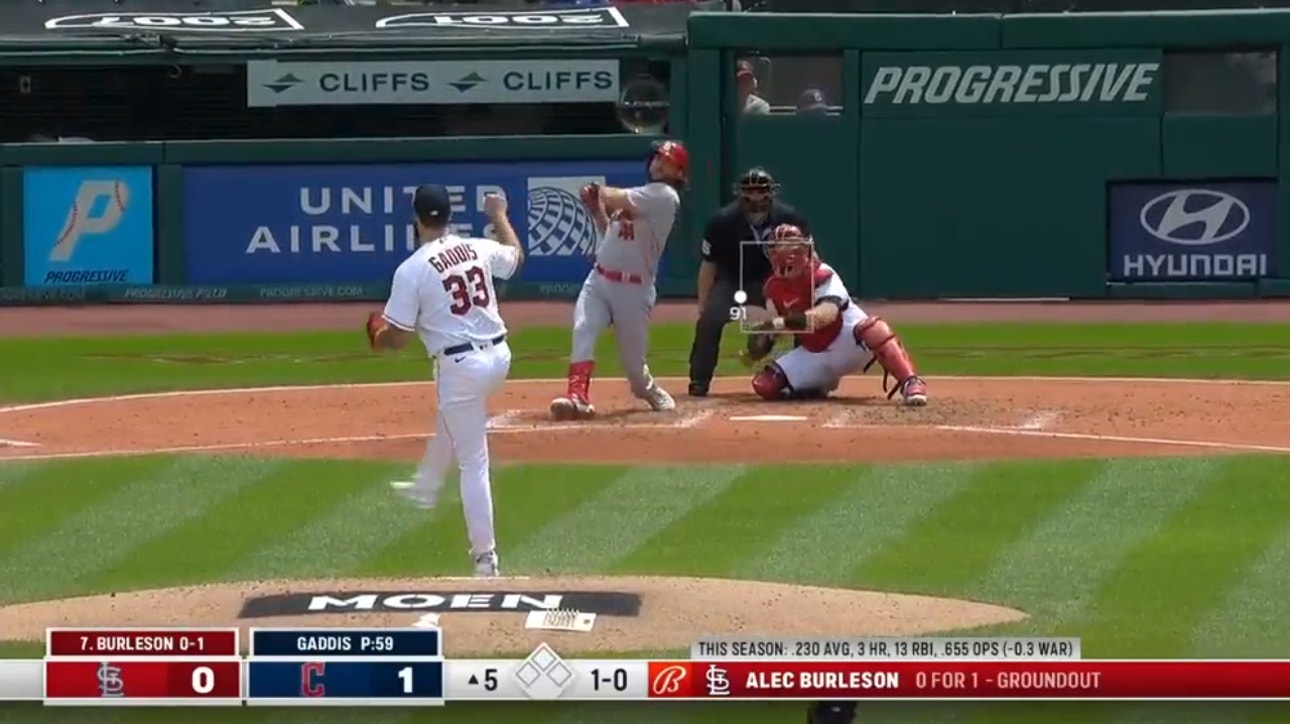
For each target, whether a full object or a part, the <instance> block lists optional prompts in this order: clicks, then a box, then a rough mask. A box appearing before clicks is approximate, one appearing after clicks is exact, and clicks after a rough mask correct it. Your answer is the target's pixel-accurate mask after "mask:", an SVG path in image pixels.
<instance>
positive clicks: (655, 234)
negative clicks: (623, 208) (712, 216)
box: [596, 181, 681, 279]
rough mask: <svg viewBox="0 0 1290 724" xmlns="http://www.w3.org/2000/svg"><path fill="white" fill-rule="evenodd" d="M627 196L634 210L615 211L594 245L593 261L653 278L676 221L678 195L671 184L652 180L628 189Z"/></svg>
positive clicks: (607, 266) (679, 203) (678, 205)
mask: <svg viewBox="0 0 1290 724" xmlns="http://www.w3.org/2000/svg"><path fill="white" fill-rule="evenodd" d="M627 198H628V199H630V200H631V202H632V206H633V207H635V209H636V213H634V214H630V215H624V214H615V215H614V217H613V218H611V219H610V220H609V227H608V228H607V229H605V235H604V236H603V237H601V239H600V243H599V244H598V245H597V246H596V263H598V264H600V265H601V266H603V267H604V268H606V269H612V270H614V271H620V272H623V273H625V274H639V275H640V276H643V277H647V278H650V279H653V278H654V277H655V275H657V274H658V261H659V259H660V258H662V256H663V249H664V248H665V247H666V246H667V237H668V236H670V235H671V233H672V225H673V224H674V223H675V222H676V212H677V210H678V209H679V208H680V207H681V196H680V195H679V194H678V193H677V192H676V189H674V188H672V187H671V186H670V185H668V184H665V183H663V182H662V181H651V182H650V183H647V184H645V185H644V186H637V187H635V188H631V189H628V190H627ZM624 217H627V218H624Z"/></svg>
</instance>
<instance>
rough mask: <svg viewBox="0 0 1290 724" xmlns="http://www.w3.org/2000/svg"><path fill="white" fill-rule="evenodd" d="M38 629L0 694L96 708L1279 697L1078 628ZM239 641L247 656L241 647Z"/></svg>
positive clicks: (1251, 682)
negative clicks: (889, 632) (967, 634)
mask: <svg viewBox="0 0 1290 724" xmlns="http://www.w3.org/2000/svg"><path fill="white" fill-rule="evenodd" d="M247 637H248V640H247V641H246V642H245V644H246V645H245V646H244V645H243V644H244V642H243V641H242V640H241V638H242V636H241V633H240V632H239V630H238V629H234V628H228V629H111V630H109V629H50V630H49V631H48V633H47V637H46V656H45V658H44V659H43V660H0V700H15V701H32V700H43V701H44V703H45V704H46V705H50V706H58V705H77V706H85V705H95V706H149V705H152V706H349V707H355V706H385V707H396V706H441V705H443V704H444V703H445V702H456V701H463V702H466V701H483V700H512V701H531V700H552V699H560V700H565V701H597V700H650V699H663V700H701V701H729V700H749V699H753V700H783V699H801V700H813V701H814V700H821V699H846V700H887V701H903V700H937V701H968V700H1001V701H1002V700H1008V701H1014V700H1031V701H1034V700H1050V701H1052V700H1063V701H1070V700H1098V701H1109V700H1134V701H1150V700H1244V701H1249V700H1278V699H1279V700H1286V699H1290V661H1285V660H1241V661H1217V660H1109V661H1108V660H1092V659H1082V658H1080V650H1081V649H1080V642H1079V640H1078V639H1062V638H1012V639H1007V638H888V639H868V638H856V639H851V640H827V641H825V640H797V639H778V640H737V639H715V638H710V639H704V640H701V641H698V642H696V643H695V644H694V646H693V647H692V648H691V651H690V658H689V659H684V660H674V661H657V660H655V661H647V660H639V659H571V658H564V657H561V656H560V655H559V653H558V652H556V651H555V650H554V649H553V648H552V647H550V646H548V645H547V644H540V645H538V646H537V647H536V648H534V649H533V651H532V652H531V653H529V655H528V656H527V657H525V658H524V659H445V658H444V656H443V632H442V630H440V629H437V628H406V629H314V628H301V629H254V628H253V629H250V630H249V633H248V635H247ZM244 651H246V652H247V653H248V654H249V655H247V656H244V655H243V652H244Z"/></svg>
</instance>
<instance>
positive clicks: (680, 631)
mask: <svg viewBox="0 0 1290 724" xmlns="http://www.w3.org/2000/svg"><path fill="white" fill-rule="evenodd" d="M370 307H371V305H329V306H327V307H324V306H322V305H291V306H286V305H284V306H279V307H182V308H181V307H111V308H105V307H95V308H85V309H70V310H69V309H61V310H60V309H40V310H21V313H20V314H15V313H13V310H0V333H6V334H26V333H62V334H108V333H121V332H132V333H139V332H170V331H176V330H180V329H182V330H190V331H210V330H226V331H232V330H247V331H250V330H265V329H305V328H313V329H330V328H335V327H341V328H352V329H354V330H355V336H356V339H357V338H358V335H359V331H358V329H359V328H360V326H359V325H358V324H355V323H354V321H355V320H361V318H362V316H363V312H364V311H365V310H366V309H368V308H370ZM868 308H869V311H871V313H881V314H883V315H885V316H887V317H888V318H889V319H891V320H892V321H893V322H895V323H897V324H899V323H900V322H902V321H915V320H916V321H939V322H950V321H956V320H959V321H967V320H990V319H1029V320H1066V321H1075V320H1078V319H1086V320H1087V319H1115V320H1118V321H1126V320H1133V319H1139V320H1154V321H1161V320H1169V319H1173V320H1178V319H1242V320H1247V319H1248V320H1264V321H1269V320H1290V305H1288V304H1277V303H1266V302H1265V303H1260V304H1226V305H1192V304H1184V305H1161V304H1150V305H1079V304H1042V305H1033V306H1025V305H1019V304H925V305H873V306H872V307H868ZM1206 310H1208V311H1206ZM694 311H695V310H694V308H693V305H691V304H684V305H669V306H664V307H662V308H660V313H659V315H658V316H659V318H662V319H668V320H673V321H674V320H678V319H692V318H693V314H694ZM568 313H569V305H568V304H566V303H561V304H558V305H557V304H544V305H516V304H512V305H507V307H506V308H505V309H504V314H506V316H507V318H508V320H510V321H511V322H512V325H513V326H514V327H522V326H528V325H533V324H552V323H557V324H558V323H561V322H563V321H564V319H565V318H566V317H567V315H568ZM177 320H178V321H177ZM523 354H524V353H523V350H522V349H520V350H516V355H517V357H518V358H521V359H522V358H523ZM666 382H667V385H666V386H668V387H670V388H671V389H672V390H673V391H674V392H676V393H680V392H682V391H683V388H684V382H683V381H678V380H668V381H666ZM929 383H930V385H931V393H932V401H931V405H930V406H929V407H927V408H922V409H905V408H902V407H899V406H897V405H895V404H894V403H892V402H890V401H889V400H887V399H885V396H883V394H882V392H881V389H880V386H879V384H880V383H879V377H878V376H877V375H871V376H869V377H860V378H849V379H847V380H846V381H845V384H844V385H843V386H842V388H841V389H840V390H839V391H838V393H837V395H836V396H835V397H834V398H833V399H831V400H828V401H826V402H822V403H821V402H816V403H766V402H761V401H759V400H757V399H755V398H754V397H752V396H751V394H749V390H748V383H747V380H745V379H722V380H719V381H718V383H717V384H716V385H715V387H714V394H713V395H712V396H711V397H709V398H705V399H700V400H694V399H689V398H684V397H679V406H678V408H679V409H678V410H677V411H675V412H672V413H653V412H650V411H648V409H647V407H646V406H645V405H644V403H642V402H640V401H638V400H635V399H633V398H632V397H631V395H630V394H629V392H628V390H627V387H626V384H625V383H624V382H622V381H620V380H598V381H596V382H595V383H594V384H593V397H594V399H595V402H596V404H597V407H598V408H599V410H600V412H601V414H600V416H599V417H598V419H596V420H594V421H590V422H583V423H555V422H552V421H550V420H548V419H547V416H546V414H545V410H546V407H547V403H548V401H549V400H550V399H551V398H552V397H553V396H555V395H557V394H559V393H561V392H562V391H563V387H564V385H563V381H553V380H514V381H511V382H509V383H508V384H507V386H506V389H505V390H504V391H503V392H502V393H501V394H499V395H497V396H496V397H495V398H494V399H493V400H492V403H491V404H492V407H491V410H490V412H491V414H492V417H491V419H490V421H489V425H490V428H491V430H492V435H491V437H490V440H491V443H490V444H491V446H492V451H493V458H494V461H495V462H497V463H499V464H508V463H521V462H537V461H541V462H556V463H570V462H623V463H632V462H642V463H661V462H670V463H671V462H675V463H682V462H716V463H721V462H725V463H735V462H740V463H743V462H788V461H793V460H801V461H832V462H868V461H889V460H910V461H914V460H933V459H999V458H1067V457H1120V456H1135V455H1179V454H1217V453H1234V452H1281V453H1290V418H1287V417H1286V416H1285V415H1284V410H1286V409H1288V408H1290V384H1279V383H1238V382H1221V381H1208V382H1206V381H1179V380H1116V379H1059V378H1047V379H1041V378H940V377H936V376H935V375H932V376H930V378H929ZM433 399H434V395H433V389H432V387H431V385H430V383H429V382H409V383H397V384H363V385H331V386H316V387H300V388H268V389H256V390H211V391H205V392H195V393H194V392H183V393H160V394H146V395H130V396H120V397H112V398H103V399H95V400H70V401H61V402H52V403H40V404H32V405H17V406H11V407H8V408H0V438H2V439H0V460H6V459H7V460H21V459H27V460H39V459H57V458H64V457H94V456H105V455H117V454H145V453H157V452H171V453H197V454H205V453H228V454H255V455H289V456H301V457H332V458H383V459H397V460H405V461H409V462H411V461H414V460H416V459H417V458H419V457H420V455H421V454H422V451H423V450H424V446H425V441H426V439H427V438H428V437H429V435H430V427H431V420H432V415H433V407H432V404H433ZM120 431H129V432H128V434H122V433H121V432H120ZM661 455H665V456H666V457H665V459H663V458H661V457H660V456H661ZM341 583H345V585H346V586H348V587H349V588H350V589H354V588H359V587H362V586H369V587H370V586H377V585H381V584H384V585H386V587H387V588H390V587H393V588H405V589H406V590H410V591H425V590H427V587H429V589H431V590H434V591H436V592H443V591H445V590H451V591H468V592H477V591H482V590H484V589H485V587H486V586H501V587H502V588H503V589H508V587H513V588H511V589H508V590H520V591H533V590H537V589H543V588H545V589H547V590H550V589H551V588H553V587H561V586H564V587H568V586H573V587H574V589H575V590H585V589H587V588H589V587H596V586H601V587H605V588H608V589H614V590H620V589H630V590H631V591H633V592H635V593H637V594H639V595H640V597H641V598H642V599H644V600H645V601H646V602H647V603H646V608H645V609H642V610H644V611H648V612H647V613H642V614H640V615H639V617H636V618H630V619H621V620H620V619H606V621H607V623H605V624H604V626H603V627H601V628H600V629H599V633H597V635H596V636H595V637H591V638H587V637H583V638H578V637H579V636H581V635H578V634H569V635H567V636H571V637H572V638H570V639H569V640H570V646H571V647H574V648H580V649H583V650H630V649H632V648H646V647H655V646H654V645H657V646H663V647H673V646H680V645H684V644H686V643H688V642H689V641H692V640H693V639H695V638H697V636H698V635H699V634H703V633H707V634H722V633H725V634H731V633H751V632H753V631H754V630H755V629H756V625H755V624H756V622H757V621H759V620H762V619H765V618H766V616H767V615H773V612H774V611H776V610H778V609H779V608H780V607H785V608H784V610H785V611H787V610H792V611H793V612H794V614H795V615H794V616H785V617H780V619H779V620H788V619H792V620H796V621H798V622H799V624H800V626H799V629H800V630H799V629H792V630H784V627H783V626H781V625H779V624H776V625H775V628H776V633H779V634H780V635H803V636H807V635H824V634H829V635H842V634H851V635H859V634H864V633H871V634H875V635H905V634H910V633H925V632H932V631H940V630H949V629H954V628H963V627H970V626H978V625H984V624H988V623H998V622H1003V621H1011V620H1017V619H1018V618H1021V617H1023V616H1024V614H1023V613H1021V612H1016V611H1011V610H1009V609H1002V608H999V607H991V606H981V605H977V604H970V603H967V602H954V601H945V600H943V599H924V598H918V597H907V596H900V595H898V594H887V593H865V592H858V591H832V590H827V589H812V588H809V587H799V586H787V585H780V584H768V583H759V582H740V581H727V582H711V581H708V582H704V581H698V580H697V579H662V578H660V579H642V578H614V579H576V580H574V581H569V580H564V581H559V580H556V579H540V580H538V579H535V580H530V581H525V582H523V583H517V582H515V580H514V579H512V580H511V581H510V582H508V581H505V580H503V581H501V582H495V583H487V584H479V583H469V584H460V586H464V588H460V587H453V586H458V584H451V585H449V584H445V583H444V582H443V579H419V580H416V581H399V582H391V581H385V582H377V581H367V582H359V581H352V582H336V581H332V582H327V583H326V584H324V583H322V582H291V583H284V582H277V583H274V582H254V583H243V584H229V585H222V586H213V587H202V588H199V589H171V590H166V591H148V592H136V593H130V594H120V595H116V594H114V595H113V596H109V597H98V598H91V599H69V600H66V601H53V602H42V603H33V604H24V605H21V606H11V607H7V608H0V619H3V620H5V621H7V622H9V623H8V624H6V625H4V626H0V639H4V638H28V637H30V636H31V635H32V634H33V633H35V632H39V631H40V630H41V629H43V627H44V626H46V625H53V624H57V623H75V624H76V625H79V626H84V625H93V624H95V623H102V624H103V625H125V624H127V623H128V624H137V625H160V624H166V623H184V622H186V623H190V624H203V625H231V624H233V623H234V622H235V621H236V622H237V623H238V624H239V625H245V624H246V622H245V621H241V620H237V619H238V613H237V609H238V607H239V606H240V605H241V604H242V603H243V602H244V601H245V600H246V599H247V598H248V597H253V596H255V595H261V594H264V593H266V592H269V593H274V592H279V593H280V592H292V593H299V592H300V591H302V590H305V589H309V588H310V587H315V588H316V587H320V586H324V585H326V586H330V588H325V589H322V590H338V589H337V588H336V586H339V585H340V584H341ZM446 586H447V588H445V587H446ZM488 590H497V589H496V588H489V589H488ZM649 601H653V602H654V603H653V604H652V605H653V608H650V607H649V606H650V604H649V603H648V602H649ZM700 604H702V605H700ZM803 607H805V608H803ZM808 609H809V610H808ZM817 609H818V610H817ZM804 611H805V612H806V613H803V612H804ZM714 612H719V613H714ZM810 612H815V613H810ZM807 613H810V615H807ZM797 614H800V615H797ZM817 614H818V615H817ZM409 615H410V614H398V615H393V614H382V615H381V616H377V617H375V618H373V617H371V616H367V617H358V618H355V617H354V616H352V615H348V614H344V615H342V614H337V615H335V616H325V617H322V618H318V617H307V618H309V621H308V623H311V624H340V625H348V624H357V625H363V624H367V625H372V624H377V625H411V623H409V622H406V621H404V620H403V619H404V618H407V617H408V616H409ZM324 619H325V620H324ZM333 619H334V620H333ZM829 622H833V623H829ZM252 623H254V624H255V625H265V624H266V623H273V624H277V625H282V624H291V625H295V624H300V623H305V621H303V620H302V619H301V618H300V617H293V616H278V617H274V618H273V619H272V620H271V621H264V620H258V621H253V622H252ZM835 624H836V625H837V626H839V627H840V628H837V629H836V630H835V628H832V627H831V626H834V625H835ZM598 625H599V624H598ZM444 626H445V628H446V629H447V630H448V631H449V632H450V635H449V636H448V637H447V638H448V639H449V640H451V641H454V642H455V645H456V646H457V647H459V648H456V652H457V653H467V652H470V653H475V652H479V653H500V652H509V651H513V650H518V649H519V648H521V647H524V646H531V645H532V644H533V643H535V642H536V641H537V640H547V641H553V642H559V641H561V639H558V638H553V637H552V636H551V635H549V634H547V633H539V634H534V633H533V632H530V631H527V630H526V629H524V628H523V627H522V626H521V625H520V624H519V622H518V621H516V620H515V617H514V614H510V615H496V616H495V615H482V616H481V615H479V614H477V613H470V614H465V613H452V614H448V618H446V619H445V622H444ZM761 633H768V632H761Z"/></svg>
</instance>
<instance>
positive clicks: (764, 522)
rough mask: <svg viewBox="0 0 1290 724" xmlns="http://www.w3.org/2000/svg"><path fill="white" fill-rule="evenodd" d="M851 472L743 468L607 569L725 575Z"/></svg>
mask: <svg viewBox="0 0 1290 724" xmlns="http://www.w3.org/2000/svg"><path fill="white" fill-rule="evenodd" d="M855 476H856V471H855V469H854V468H851V467H825V466H802V465H795V466H790V465H763V466H759V467H756V468H752V469H750V470H746V471H744V473H743V474H742V475H740V476H739V477H737V478H735V479H734V480H733V481H731V482H730V483H729V485H728V486H726V487H725V488H724V489H723V490H721V491H720V492H719V493H717V494H716V495H713V496H712V497H710V498H708V499H707V500H705V501H703V502H702V503H701V504H699V505H696V506H694V507H693V508H690V510H689V511H688V512H687V513H685V514H684V515H683V516H682V517H680V518H679V519H677V520H675V521H673V522H672V524H671V525H668V526H667V527H665V528H663V529H662V530H659V531H658V532H656V533H655V534H654V535H653V536H652V537H651V538H650V539H649V540H647V541H644V542H643V543H641V545H639V546H638V547H637V548H636V549H635V550H633V551H631V552H630V553H629V554H628V555H626V556H624V557H623V558H620V559H618V560H617V561H615V562H614V565H613V566H612V568H611V569H610V570H612V571H614V572H633V573H652V574H664V575H675V574H676V573H678V572H681V571H684V572H685V574H686V575H690V576H727V575H729V574H730V573H731V571H732V570H734V569H736V568H738V567H739V566H742V565H746V564H747V563H749V562H750V561H752V560H754V559H756V558H757V557H758V556H759V555H760V554H761V553H762V552H763V550H764V549H763V544H764V541H766V540H767V539H769V538H771V537H773V536H776V535H777V534H778V533H779V532H780V531H781V530H783V529H784V528H788V527H791V526H793V524H795V523H796V522H797V521H798V519H799V518H801V517H803V516H808V515H810V514H811V513H812V512H814V511H815V510H816V509H817V508H819V507H820V506H821V505H824V504H825V503H826V502H827V501H829V500H831V499H833V498H834V497H835V496H836V495H838V493H839V492H841V491H842V490H843V489H844V488H845V487H846V486H847V485H848V484H849V483H850V482H851V481H852V480H854V478H855ZM817 553H822V552H817Z"/></svg>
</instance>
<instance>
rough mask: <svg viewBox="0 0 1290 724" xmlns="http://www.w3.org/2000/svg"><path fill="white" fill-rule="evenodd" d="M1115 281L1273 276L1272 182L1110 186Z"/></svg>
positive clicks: (1274, 198) (1274, 186) (1274, 192)
mask: <svg viewBox="0 0 1290 724" xmlns="http://www.w3.org/2000/svg"><path fill="white" fill-rule="evenodd" d="M1108 210H1109V214H1110V223H1109V224H1108V225H1107V229H1108V233H1109V234H1110V253H1109V255H1108V257H1107V262H1108V264H1109V266H1110V269H1108V277H1109V278H1110V279H1111V280H1112V281H1138V282H1142V281H1162V282H1164V281H1168V282H1179V281H1220V280H1221V281H1232V280H1239V279H1249V280H1253V279H1259V278H1264V277H1274V276H1276V275H1277V257H1276V250H1277V184H1276V182H1275V181H1242V182H1233V181H1227V182H1213V183H1194V184H1184V183H1173V184H1168V183H1163V184H1162V183H1132V184H1118V185H1114V186H1112V187H1111V197H1110V202H1109V205H1108Z"/></svg>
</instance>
